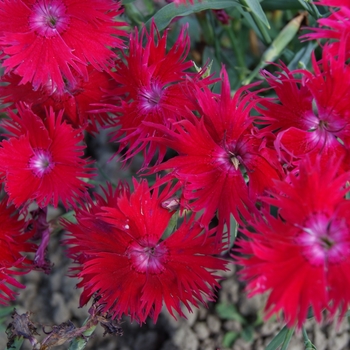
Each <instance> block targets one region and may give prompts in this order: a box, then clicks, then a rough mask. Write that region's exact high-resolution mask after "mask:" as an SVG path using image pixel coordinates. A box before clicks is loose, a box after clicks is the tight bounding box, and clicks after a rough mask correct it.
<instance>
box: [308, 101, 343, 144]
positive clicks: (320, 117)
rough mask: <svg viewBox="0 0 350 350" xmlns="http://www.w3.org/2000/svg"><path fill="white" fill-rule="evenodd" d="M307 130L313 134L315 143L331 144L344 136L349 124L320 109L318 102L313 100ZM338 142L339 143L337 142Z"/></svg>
mask: <svg viewBox="0 0 350 350" xmlns="http://www.w3.org/2000/svg"><path fill="white" fill-rule="evenodd" d="M305 123H306V128H307V129H308V131H309V132H312V134H311V138H312V139H313V140H314V141H315V142H319V141H321V142H322V143H324V144H331V143H333V142H335V141H336V140H337V138H341V137H342V136H343V132H344V129H345V128H346V126H347V122H346V121H345V120H344V119H343V118H341V117H339V116H338V115H336V114H334V113H330V112H329V111H327V110H322V109H319V108H318V106H317V102H316V101H315V100H313V102H312V111H310V112H309V113H308V114H307V115H306V118H305ZM336 142H338V141H336Z"/></svg>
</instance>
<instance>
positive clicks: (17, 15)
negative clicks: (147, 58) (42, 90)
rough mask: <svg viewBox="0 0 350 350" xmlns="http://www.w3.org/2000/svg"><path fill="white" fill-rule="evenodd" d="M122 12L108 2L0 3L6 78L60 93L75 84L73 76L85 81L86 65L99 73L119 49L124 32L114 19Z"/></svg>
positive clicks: (14, 0) (30, 0) (28, 0)
mask: <svg viewBox="0 0 350 350" xmlns="http://www.w3.org/2000/svg"><path fill="white" fill-rule="evenodd" d="M121 12H122V11H121V10H120V3H119V2H116V1H112V0H78V1H77V0H2V1H1V2H0V13H1V22H0V48H1V49H2V50H3V53H4V55H3V57H4V60H3V66H4V67H5V73H9V72H13V73H15V74H17V75H19V76H21V77H22V80H21V82H20V83H21V84H25V83H27V82H30V83H32V84H33V86H34V89H35V90H36V89H38V88H39V87H40V86H42V85H46V84H49V85H51V87H52V91H53V92H54V91H55V90H56V89H57V90H58V91H59V92H62V91H63V90H64V85H65V84H64V81H65V80H67V81H68V82H69V83H71V84H72V85H74V84H75V83H76V76H75V75H74V74H73V72H74V71H75V72H76V73H78V74H79V75H81V76H83V77H84V79H86V80H87V78H88V74H87V69H86V65H87V64H88V63H90V64H91V65H92V66H93V67H94V68H95V69H97V70H103V69H105V68H106V66H107V65H108V64H110V63H111V61H112V59H113V58H115V57H116V55H115V54H114V53H113V52H112V51H111V50H110V47H119V48H121V47H123V44H122V41H121V39H120V38H118V36H120V35H125V32H124V31H123V30H121V29H118V26H120V25H125V23H118V22H116V21H115V19H114V18H115V17H116V16H117V15H119V14H120V13H121Z"/></svg>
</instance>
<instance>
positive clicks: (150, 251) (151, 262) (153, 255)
mask: <svg viewBox="0 0 350 350" xmlns="http://www.w3.org/2000/svg"><path fill="white" fill-rule="evenodd" d="M127 255H128V258H129V259H130V260H131V265H132V268H133V269H134V270H136V271H137V272H140V273H146V272H148V273H151V274H159V273H161V272H163V271H164V270H165V267H164V264H165V263H166V262H167V261H168V249H167V247H166V246H165V245H164V243H159V244H152V243H150V242H148V241H146V240H145V241H141V242H133V243H132V244H131V245H130V246H129V248H128V251H127Z"/></svg>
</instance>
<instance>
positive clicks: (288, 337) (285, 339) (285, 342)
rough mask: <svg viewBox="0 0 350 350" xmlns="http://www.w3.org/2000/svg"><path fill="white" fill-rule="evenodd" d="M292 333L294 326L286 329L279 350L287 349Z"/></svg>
mask: <svg viewBox="0 0 350 350" xmlns="http://www.w3.org/2000/svg"><path fill="white" fill-rule="evenodd" d="M293 333H294V328H290V329H288V332H287V334H286V336H285V337H284V340H283V344H282V347H281V350H287V349H288V346H289V343H290V340H291V339H292V335H293Z"/></svg>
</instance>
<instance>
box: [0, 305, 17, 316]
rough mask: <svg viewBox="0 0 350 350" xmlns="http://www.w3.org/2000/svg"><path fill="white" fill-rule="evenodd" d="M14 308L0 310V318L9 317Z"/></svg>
mask: <svg viewBox="0 0 350 350" xmlns="http://www.w3.org/2000/svg"><path fill="white" fill-rule="evenodd" d="M14 308H15V307H14V306H8V307H3V308H1V309H0V317H4V316H7V315H10V314H11V313H12V311H13V309H14Z"/></svg>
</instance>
